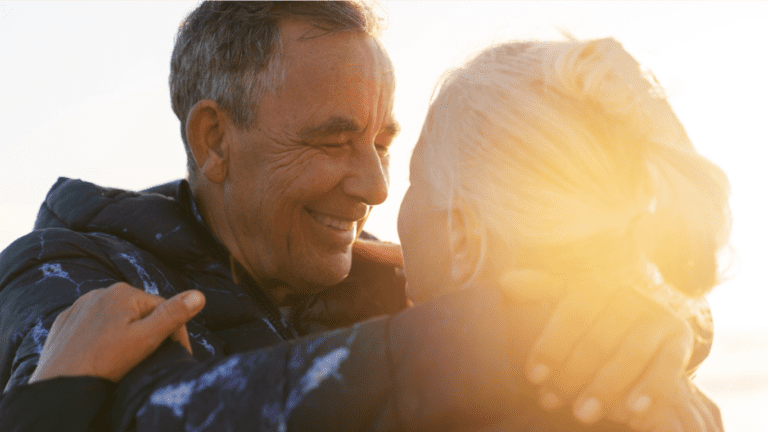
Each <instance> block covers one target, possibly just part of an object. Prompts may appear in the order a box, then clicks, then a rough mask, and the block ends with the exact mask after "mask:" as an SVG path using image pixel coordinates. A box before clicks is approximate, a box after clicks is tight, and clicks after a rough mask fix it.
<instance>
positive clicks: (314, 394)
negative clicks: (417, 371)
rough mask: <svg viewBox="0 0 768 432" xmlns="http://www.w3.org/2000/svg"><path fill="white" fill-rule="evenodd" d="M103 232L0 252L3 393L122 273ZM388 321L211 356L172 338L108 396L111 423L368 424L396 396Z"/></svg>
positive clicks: (42, 239) (50, 233) (56, 232)
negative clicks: (70, 316) (92, 296)
mask: <svg viewBox="0 0 768 432" xmlns="http://www.w3.org/2000/svg"><path fill="white" fill-rule="evenodd" d="M107 240H108V239H107ZM99 241H101V240H100V239H99V238H97V237H92V236H86V235H82V234H79V233H75V232H72V231H68V230H63V229H47V230H41V231H36V232H33V233H31V234H29V235H27V236H25V237H23V238H21V239H19V240H17V241H16V242H14V243H13V244H11V245H10V246H9V248H7V249H6V250H5V251H3V253H2V254H0V305H2V313H1V314H0V338H2V339H0V340H2V341H3V343H2V344H0V374H1V375H0V385H2V387H0V388H4V389H5V390H4V391H5V392H6V393H8V392H10V391H13V389H16V388H20V387H21V386H24V385H26V383H27V381H28V379H29V377H30V376H31V374H32V373H33V372H34V369H35V367H36V366H37V362H38V360H39V356H40V352H41V351H42V347H43V345H44V343H45V340H46V337H47V336H48V332H49V330H50V327H51V326H52V324H53V321H54V320H55V317H56V315H57V314H58V313H60V312H61V311H62V310H63V309H65V308H66V307H68V306H70V305H71V304H72V303H74V301H75V300H76V299H77V298H78V297H80V296H81V295H83V294H85V293H86V292H88V291H90V290H93V289H97V288H103V287H106V286H108V285H111V284H112V283H114V282H118V281H126V280H125V279H124V277H123V275H122V273H121V270H120V269H118V268H116V267H115V264H114V263H113V262H112V261H111V259H110V256H108V255H106V253H104V252H103V251H102V248H101V247H100V245H99ZM149 285H151V284H149ZM139 286H140V285H139ZM386 322H387V318H386V317H385V318H383V319H382V320H378V321H372V322H367V323H364V324H361V325H357V326H353V327H351V328H345V329H342V330H339V331H336V332H330V333H321V334H316V335H314V336H310V337H307V338H305V339H299V340H296V341H291V342H285V343H281V344H278V345H274V346H271V347H268V348H265V349H259V350H253V351H247V352H244V353H241V354H237V355H232V356H228V357H223V356H222V355H221V353H220V352H218V351H217V354H216V355H215V356H213V358H210V356H209V358H208V359H207V360H205V361H195V360H194V359H192V358H191V357H189V356H188V355H187V354H186V352H185V351H183V350H181V349H180V347H179V346H178V344H173V343H168V344H166V345H165V346H163V348H162V349H161V350H159V351H158V352H157V353H156V354H155V355H153V356H151V357H150V358H149V359H147V360H146V361H145V362H144V363H143V364H142V365H140V367H139V368H137V369H136V370H135V371H134V372H133V373H131V374H129V375H128V376H127V377H126V378H125V379H124V380H123V381H122V383H121V384H120V386H119V388H118V391H117V392H116V395H115V400H114V402H111V409H110V422H111V424H112V428H113V429H117V430H127V429H130V428H134V427H135V428H137V429H138V430H148V431H149V430H169V431H172V430H187V429H189V430H227V428H230V427H231V428H232V429H235V430H237V429H242V428H246V427H247V428H249V429H255V430H274V429H276V430H320V429H322V430H358V429H361V428H363V429H366V428H368V429H370V427H369V426H368V425H371V424H373V423H375V422H377V421H381V420H380V419H379V417H380V411H381V409H380V407H381V406H383V405H384V401H385V400H386V399H387V398H388V397H389V396H390V394H389V391H390V370H389V368H388V365H387V358H388V356H387V354H386V349H387V343H386V337H385V329H386V328H387V325H386ZM196 326H197V327H198V328H199V327H201V326H200V325H199V324H197V325H196ZM206 331H207V330H206ZM209 334H210V332H209ZM180 351H181V352H180ZM201 358H206V357H204V356H198V357H197V359H198V360H199V359H201ZM41 391H42V392H44V393H45V390H41ZM9 394H10V393H9ZM34 416H37V414H34ZM390 423H391V422H390ZM362 425H365V426H362Z"/></svg>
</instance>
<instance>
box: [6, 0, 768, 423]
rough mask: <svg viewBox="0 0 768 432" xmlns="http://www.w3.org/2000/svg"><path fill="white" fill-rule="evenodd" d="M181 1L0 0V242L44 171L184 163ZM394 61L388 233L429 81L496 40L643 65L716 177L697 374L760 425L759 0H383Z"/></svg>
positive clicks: (134, 170)
mask: <svg viewBox="0 0 768 432" xmlns="http://www.w3.org/2000/svg"><path fill="white" fill-rule="evenodd" d="M194 5H195V3H187V2H173V3H157V2H139V3H127V2H122V3H109V2H104V3H91V2H87V3H70V2H64V3H45V2H41V3H37V2H33V3H24V2H0V78H1V79H0V132H1V133H2V135H0V184H2V187H0V249H4V248H5V247H6V246H7V245H8V244H9V243H10V242H12V241H13V240H14V239H16V238H17V237H19V236H21V235H23V234H24V233H26V232H28V231H29V230H30V229H31V227H32V224H33V221H34V218H35V215H36V213H37V208H38V206H39V205H40V202H41V201H42V199H43V198H44V197H45V194H46V192H47V190H48V188H49V187H50V186H51V185H52V184H53V182H54V181H55V180H56V178H57V177H59V176H68V177H75V178H81V179H84V180H88V181H91V182H94V183H97V184H101V185H105V186H112V187H119V188H125V189H143V188H146V187H149V186H152V185H155V184H159V183H163V182H166V181H169V180H173V179H177V178H180V177H183V176H184V175H185V158H184V151H183V148H182V144H181V139H180V138H179V130H178V128H179V126H178V120H177V119H176V117H175V116H174V114H173V112H172V111H171V108H170V101H169V96H168V89H167V77H168V71H169V66H168V64H169V59H170V54H171V50H172V47H173V38H174V34H175V31H176V29H177V28H178V25H179V22H180V21H181V20H182V18H183V17H184V16H185V14H186V13H187V12H188V11H189V10H191V9H192V8H193V7H194ZM381 9H382V10H383V12H384V13H385V15H386V17H387V19H388V23H389V24H388V29H387V30H386V31H385V33H384V37H383V41H384V44H385V46H386V47H387V49H388V50H389V53H390V55H391V57H392V59H393V61H394V64H395V69H396V74H397V81H398V82H397V96H396V97H397V100H396V105H395V113H396V115H397V117H398V119H399V121H400V123H401V124H402V127H403V131H402V134H401V136H400V137H399V138H398V139H397V141H396V142H395V145H394V150H393V164H392V178H393V181H392V186H391V190H390V198H389V200H388V202H387V203H386V204H384V205H382V206H380V207H379V208H377V209H375V210H374V213H373V215H372V217H371V219H370V220H369V222H368V224H367V226H366V227H367V229H368V230H369V231H371V232H373V233H374V234H377V235H379V236H380V237H382V238H384V239H388V240H393V241H396V240H397V232H396V229H395V221H396V215H397V209H398V207H399V204H400V200H401V198H402V195H403V193H404V192H405V189H406V188H407V184H408V183H407V165H408V158H409V156H410V152H411V149H412V148H413V144H414V143H415V141H416V138H417V137H418V133H419V130H420V127H421V122H422V120H423V117H424V114H425V112H426V108H427V105H428V101H429V96H430V94H431V92H432V89H433V86H434V84H435V82H436V81H437V78H438V77H439V76H440V74H441V73H442V72H443V71H444V70H445V69H447V68H449V67H451V66H455V65H458V64H460V63H461V62H462V61H463V60H464V59H466V58H467V56H469V55H470V54H471V53H472V52H474V51H476V50H478V49H480V48H482V47H484V46H486V45H488V44H490V43H493V42H498V41H504V40H509V39H532V38H550V39H551V38H560V32H559V29H563V30H566V31H568V32H570V33H572V34H574V35H575V36H576V37H579V38H595V37H607V36H611V37H614V38H616V39H617V40H619V41H620V42H621V43H623V44H624V46H625V47H626V48H627V50H628V51H629V52H630V53H632V54H633V55H634V56H635V57H636V58H637V59H638V60H639V61H640V62H641V63H643V64H644V65H646V66H648V67H650V68H651V70H653V72H654V73H655V74H656V76H657V78H658V79H659V81H660V82H661V84H662V85H663V86H664V87H665V88H666V90H667V93H668V96H669V99H670V102H671V104H672V106H673V108H674V109H675V111H676V112H677V114H678V116H679V117H680V119H681V120H682V122H683V124H684V125H685V126H686V129H687V131H688V133H689V135H690V137H691V139H692V140H693V142H694V144H695V145H696V146H697V148H698V149H699V150H700V151H701V152H702V153H703V154H704V155H706V156H707V157H709V158H710V159H712V160H713V161H714V162H715V163H717V164H718V165H720V166H721V167H722V168H723V169H724V170H725V171H726V173H727V174H728V176H729V178H730V180H731V185H732V199H731V206H732V210H733V216H734V225H733V233H732V241H731V245H732V249H733V251H734V252H735V255H734V259H733V263H732V265H731V267H730V269H729V270H728V272H727V275H728V281H727V282H725V283H724V284H722V285H721V286H719V287H718V288H716V289H715V291H714V292H713V293H712V294H711V295H710V297H709V298H710V302H711V304H712V310H713V314H714V317H715V323H716V339H715V344H714V348H713V353H712V355H711V356H710V358H709V359H708V360H707V361H706V362H705V363H704V365H703V366H702V368H701V369H700V371H699V374H698V377H697V382H698V383H699V384H700V386H701V387H702V388H704V389H705V391H706V392H707V393H708V394H709V395H710V396H711V397H712V398H713V399H714V400H715V401H716V402H718V404H719V405H720V406H721V409H722V412H723V416H724V419H725V423H726V426H727V430H728V431H735V432H750V431H755V432H758V431H760V432H764V431H765V430H767V429H766V427H768V426H766V425H768V413H766V410H765V407H766V406H768V318H766V317H765V313H764V309H765V307H766V303H768V278H766V274H765V271H764V270H761V269H764V268H765V265H764V264H765V263H766V262H768V250H767V249H766V247H765V245H766V243H768V228H767V226H768V225H767V224H766V221H768V205H766V199H767V198H768V193H766V186H767V185H768V174H767V171H768V170H766V163H765V161H766V160H768V149H767V148H768V131H767V130H766V127H765V126H766V124H768V104H767V101H768V84H767V83H768V79H767V78H766V77H768V56H766V54H765V44H766V42H768V26H766V24H765V23H766V22H767V21H768V2H744V3H741V2H680V3H675V2H597V3H591V2H567V3H566V2H563V3H561V2H543V3H540V2H490V3H485V2H448V3H442V2H415V3H412V2H383V3H382V4H381Z"/></svg>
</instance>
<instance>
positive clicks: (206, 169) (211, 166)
mask: <svg viewBox="0 0 768 432" xmlns="http://www.w3.org/2000/svg"><path fill="white" fill-rule="evenodd" d="M226 119H227V114H226V112H225V111H224V110H223V109H222V108H221V107H220V106H219V104H218V103H216V102H215V101H212V100H210V99H203V100H201V101H199V102H197V103H196V104H195V105H194V106H193V107H192V109H191V110H189V115H187V130H186V134H187V144H188V145H189V148H190V149H191V150H192V155H193V156H194V157H195V163H196V164H197V168H198V172H199V173H200V174H202V175H204V176H205V177H206V178H207V179H208V180H209V181H211V182H213V183H221V182H223V181H224V180H225V179H226V178H227V168H228V165H229V147H228V146H227V140H225V139H224V136H225V124H224V122H225V121H226Z"/></svg>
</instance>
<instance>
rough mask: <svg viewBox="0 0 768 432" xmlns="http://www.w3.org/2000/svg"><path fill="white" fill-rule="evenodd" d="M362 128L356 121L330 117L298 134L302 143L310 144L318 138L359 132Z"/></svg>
mask: <svg viewBox="0 0 768 432" xmlns="http://www.w3.org/2000/svg"><path fill="white" fill-rule="evenodd" d="M361 130H362V128H361V127H360V124H358V123H357V122H356V121H354V120H352V119H349V118H345V117H331V118H329V119H328V120H326V121H325V122H323V123H322V124H320V125H317V126H308V127H305V128H304V129H302V130H301V132H299V137H300V138H301V140H302V141H305V142H310V141H314V140H316V139H318V138H323V137H327V136H331V135H338V134H340V133H344V132H360V131H361Z"/></svg>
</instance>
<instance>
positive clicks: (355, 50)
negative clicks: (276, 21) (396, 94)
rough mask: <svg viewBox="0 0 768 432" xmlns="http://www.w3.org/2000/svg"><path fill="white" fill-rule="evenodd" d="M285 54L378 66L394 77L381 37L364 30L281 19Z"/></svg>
mask: <svg viewBox="0 0 768 432" xmlns="http://www.w3.org/2000/svg"><path fill="white" fill-rule="evenodd" d="M280 26H281V33H282V34H283V36H282V39H283V52H282V54H283V57H284V59H285V60H287V61H288V62H292V61H296V60H305V61H307V60H309V61H312V62H314V61H318V60H323V61H325V62H328V63H330V65H331V66H332V67H334V68H352V69H355V70H359V71H361V72H363V71H368V70H370V68H371V67H375V69H376V70H377V72H378V74H379V75H380V76H382V77H386V78H387V79H393V78H394V67H393V64H392V61H391V59H390V58H389V54H388V53H387V51H386V49H384V46H383V45H382V43H381V41H380V40H378V39H377V38H375V37H373V36H371V35H368V34H366V33H364V32H355V31H340V32H331V31H328V30H325V29H322V28H319V27H317V26H316V25H315V24H313V23H312V22H310V21H308V20H305V19H299V18H287V19H284V20H282V21H281V23H280Z"/></svg>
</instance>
